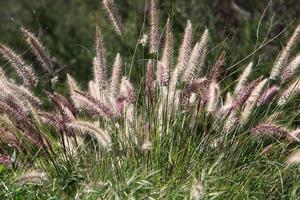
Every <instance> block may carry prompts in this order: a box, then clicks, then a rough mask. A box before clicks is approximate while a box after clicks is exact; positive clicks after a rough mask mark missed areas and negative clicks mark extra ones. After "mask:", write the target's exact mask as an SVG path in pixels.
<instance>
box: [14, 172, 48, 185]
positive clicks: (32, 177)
mask: <svg viewBox="0 0 300 200" xmlns="http://www.w3.org/2000/svg"><path fill="white" fill-rule="evenodd" d="M46 180H47V174H46V173H45V172H41V171H38V170H33V171H28V172H26V173H25V174H23V175H21V176H19V177H18V178H17V180H16V182H17V183H18V184H19V185H24V184H28V183H30V184H42V183H43V182H45V181H46Z"/></svg>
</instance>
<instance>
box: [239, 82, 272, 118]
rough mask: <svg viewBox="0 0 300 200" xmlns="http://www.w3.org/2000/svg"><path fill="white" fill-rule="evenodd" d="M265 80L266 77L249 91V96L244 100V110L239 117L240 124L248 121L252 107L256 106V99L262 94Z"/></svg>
mask: <svg viewBox="0 0 300 200" xmlns="http://www.w3.org/2000/svg"><path fill="white" fill-rule="evenodd" d="M267 82H268V79H264V80H262V81H261V82H260V83H259V84H258V85H257V86H256V87H255V88H254V90H253V91H252V92H251V94H250V96H249V98H248V99H247V101H246V102H245V107H244V110H243V111H242V113H241V119H240V123H241V124H245V123H246V122H247V121H248V119H249V116H250V115H251V114H252V112H253V109H254V108H256V104H257V101H258V99H259V97H260V95H261V94H262V92H263V89H264V87H265V86H266V84H267Z"/></svg>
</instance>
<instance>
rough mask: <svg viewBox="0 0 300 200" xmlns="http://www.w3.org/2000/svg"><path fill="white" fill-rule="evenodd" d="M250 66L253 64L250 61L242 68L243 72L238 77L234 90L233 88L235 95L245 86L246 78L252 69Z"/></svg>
mask: <svg viewBox="0 0 300 200" xmlns="http://www.w3.org/2000/svg"><path fill="white" fill-rule="evenodd" d="M252 66H253V63H252V62H251V63H249V64H248V65H247V67H246V69H245V70H244V72H243V73H242V74H241V76H240V77H239V80H238V82H237V84H236V87H235V90H234V94H235V95H237V94H238V93H239V92H240V91H241V90H243V88H244V87H245V85H246V82H247V79H248V77H249V75H250V73H251V71H252Z"/></svg>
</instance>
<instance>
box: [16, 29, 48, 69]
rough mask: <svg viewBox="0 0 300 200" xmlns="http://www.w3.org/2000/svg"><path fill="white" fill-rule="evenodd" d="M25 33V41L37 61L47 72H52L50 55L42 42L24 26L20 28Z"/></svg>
mask: <svg viewBox="0 0 300 200" xmlns="http://www.w3.org/2000/svg"><path fill="white" fill-rule="evenodd" d="M21 30H22V32H23V33H24V35H25V38H26V42H27V43H28V44H29V45H30V47H31V49H32V51H33V53H34V55H35V56H36V57H37V59H38V61H39V62H40V63H41V65H42V67H43V69H44V71H46V72H48V73H49V74H53V66H52V62H51V58H50V55H49V54H48V52H47V51H46V49H45V47H44V46H43V45H42V43H41V42H40V41H39V40H38V39H37V38H36V37H35V36H34V34H33V33H31V32H29V31H28V30H27V29H25V28H21Z"/></svg>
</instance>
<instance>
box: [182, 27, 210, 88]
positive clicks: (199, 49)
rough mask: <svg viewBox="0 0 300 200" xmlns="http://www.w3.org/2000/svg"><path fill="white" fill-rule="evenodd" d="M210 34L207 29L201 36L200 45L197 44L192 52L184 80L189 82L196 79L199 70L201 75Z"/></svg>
mask: <svg viewBox="0 0 300 200" xmlns="http://www.w3.org/2000/svg"><path fill="white" fill-rule="evenodd" d="M208 37H209V32H208V29H205V31H204V33H203V34H202V36H201V39H200V41H199V43H197V44H196V45H195V47H194V49H193V51H192V54H191V57H190V59H189V63H188V67H187V69H186V70H185V73H184V76H183V80H184V81H186V82H187V81H189V80H191V79H192V78H194V76H195V73H196V70H197V69H198V71H199V73H201V72H202V67H203V64H204V61H205V56H206V53H207V42H208Z"/></svg>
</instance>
